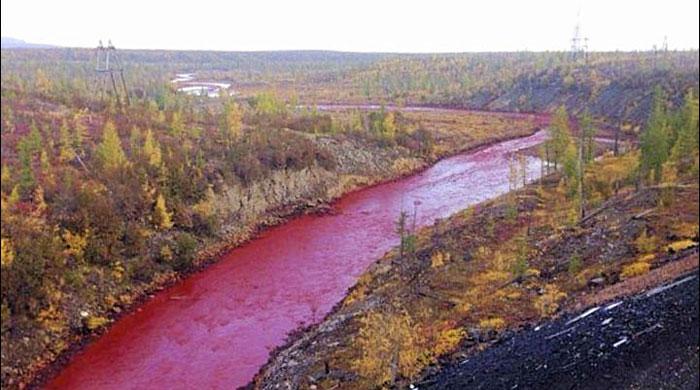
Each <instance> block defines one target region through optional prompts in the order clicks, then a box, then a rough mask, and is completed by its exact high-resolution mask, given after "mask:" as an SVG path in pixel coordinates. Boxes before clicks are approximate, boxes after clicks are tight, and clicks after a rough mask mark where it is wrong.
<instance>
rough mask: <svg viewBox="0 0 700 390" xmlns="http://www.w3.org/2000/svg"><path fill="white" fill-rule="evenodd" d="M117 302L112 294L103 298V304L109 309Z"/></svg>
mask: <svg viewBox="0 0 700 390" xmlns="http://www.w3.org/2000/svg"><path fill="white" fill-rule="evenodd" d="M118 302H119V301H118V300H117V298H115V297H114V295H112V294H109V295H107V296H106V297H105V304H106V305H107V306H109V307H112V306H114V305H116V304H117V303H118Z"/></svg>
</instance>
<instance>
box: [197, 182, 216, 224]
mask: <svg viewBox="0 0 700 390" xmlns="http://www.w3.org/2000/svg"><path fill="white" fill-rule="evenodd" d="M215 201H216V195H215V194H214V190H213V189H212V188H211V187H209V188H207V192H206V194H205V196H204V199H202V200H200V201H199V202H197V204H195V205H194V206H193V207H192V210H193V211H194V212H196V213H197V214H199V215H201V216H203V217H209V216H211V215H213V214H214V207H215V203H214V202H215Z"/></svg>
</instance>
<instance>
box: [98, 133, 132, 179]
mask: <svg viewBox="0 0 700 390" xmlns="http://www.w3.org/2000/svg"><path fill="white" fill-rule="evenodd" d="M96 152H97V157H98V159H99V160H100V163H101V164H102V167H103V168H104V169H106V170H116V169H120V168H122V167H124V166H125V165H126V164H127V163H128V160H127V159H126V155H125V154H124V150H123V149H122V144H121V140H120V139H119V135H118V134H117V129H116V128H115V127H114V125H113V124H112V122H107V123H105V127H104V130H103V133H102V142H101V143H100V144H99V145H98V146H97V150H96Z"/></svg>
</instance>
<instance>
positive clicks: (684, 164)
mask: <svg viewBox="0 0 700 390" xmlns="http://www.w3.org/2000/svg"><path fill="white" fill-rule="evenodd" d="M681 117H682V119H683V120H682V121H681V122H680V123H679V125H678V126H679V129H678V137H677V138H676V142H675V144H674V146H673V149H672V150H671V160H672V161H673V162H674V163H676V167H677V170H678V173H684V172H687V171H688V170H689V169H690V168H691V167H692V166H693V163H694V162H695V161H697V159H698V158H697V156H698V99H697V98H696V97H694V96H693V93H692V91H690V92H688V94H687V95H686V97H685V104H684V106H683V111H682V115H681Z"/></svg>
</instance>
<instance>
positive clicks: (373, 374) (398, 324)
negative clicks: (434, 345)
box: [352, 309, 421, 387]
mask: <svg viewBox="0 0 700 390" xmlns="http://www.w3.org/2000/svg"><path fill="white" fill-rule="evenodd" d="M416 330H417V329H416V328H415V326H414V325H413V322H412V321H411V317H410V316H409V315H408V314H406V313H404V312H403V311H400V310H396V309H388V310H381V309H380V310H372V311H370V312H369V313H367V314H366V315H365V316H363V317H362V318H361V319H360V330H359V336H358V338H357V343H358V345H359V346H360V350H361V351H362V355H361V356H360V357H359V358H358V359H356V360H355V361H353V363H352V366H353V369H355V370H356V371H357V372H358V374H360V376H361V377H362V378H363V379H365V380H368V381H370V383H368V384H367V385H368V387H375V386H377V385H383V384H386V383H390V384H393V383H394V381H395V380H396V378H397V377H398V375H401V376H403V377H405V378H410V377H411V376H413V375H416V374H417V373H418V372H419V371H420V368H421V366H420V364H418V359H419V356H420V355H419V352H420V348H419V345H420V344H421V339H420V338H419V333H418V332H417V331H416Z"/></svg>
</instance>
